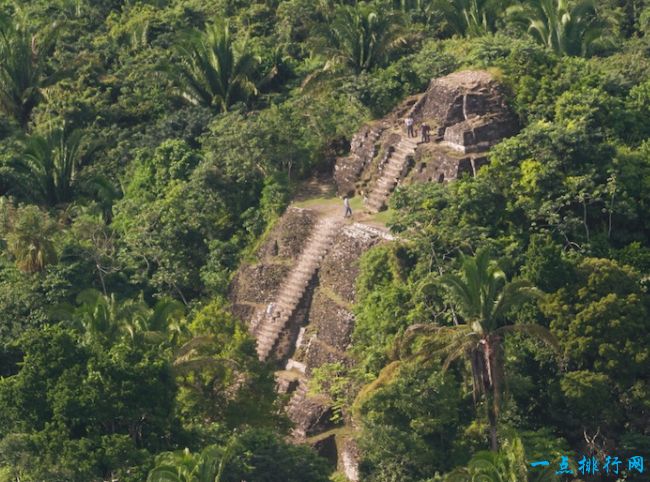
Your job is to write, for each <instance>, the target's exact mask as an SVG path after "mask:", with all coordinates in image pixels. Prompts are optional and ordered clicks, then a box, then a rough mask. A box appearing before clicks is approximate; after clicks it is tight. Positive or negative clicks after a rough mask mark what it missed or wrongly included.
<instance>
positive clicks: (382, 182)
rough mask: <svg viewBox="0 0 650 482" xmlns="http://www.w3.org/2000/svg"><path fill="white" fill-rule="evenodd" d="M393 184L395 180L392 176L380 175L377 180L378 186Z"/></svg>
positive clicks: (390, 185) (391, 185)
mask: <svg viewBox="0 0 650 482" xmlns="http://www.w3.org/2000/svg"><path fill="white" fill-rule="evenodd" d="M395 184H396V181H395V178H394V177H388V176H387V177H382V178H381V179H380V180H379V181H377V186H380V187H393V186H394V185H395Z"/></svg>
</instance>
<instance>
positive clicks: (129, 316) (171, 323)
mask: <svg viewBox="0 0 650 482" xmlns="http://www.w3.org/2000/svg"><path fill="white" fill-rule="evenodd" d="M76 302H77V306H71V305H69V304H62V305H60V306H58V307H57V308H56V309H55V310H53V313H52V314H53V315H54V316H56V317H57V318H60V319H63V320H68V321H70V322H71V323H72V324H73V326H74V327H75V328H76V329H77V330H78V331H79V332H80V333H81V338H82V341H83V342H84V343H85V344H88V345H91V344H94V343H98V344H99V345H102V346H111V345H113V344H115V343H116V342H117V341H119V340H121V339H128V340H131V341H133V342H134V343H162V342H165V341H166V340H169V341H170V343H172V344H173V343H174V340H175V338H176V336H177V333H178V332H179V331H180V330H181V326H180V318H181V317H182V315H183V308H182V305H181V304H180V303H178V302H176V301H173V300H167V299H163V300H160V301H158V303H156V305H155V306H154V308H153V309H150V308H149V307H148V306H147V304H146V303H145V302H144V301H142V300H118V299H117V298H116V296H115V295H114V294H111V295H104V294H102V293H100V292H99V291H97V290H94V289H87V290H84V291H82V292H81V293H80V294H79V295H78V296H77V299H76Z"/></svg>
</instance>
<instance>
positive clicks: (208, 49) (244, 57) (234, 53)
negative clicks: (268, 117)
mask: <svg viewBox="0 0 650 482" xmlns="http://www.w3.org/2000/svg"><path fill="white" fill-rule="evenodd" d="M179 54H180V64H178V65H174V66H167V71H168V73H169V74H170V75H171V77H172V80H173V81H174V82H175V83H176V84H177V85H178V87H179V88H180V89H181V95H182V96H183V97H184V98H185V99H186V100H188V101H189V102H191V103H192V104H200V105H204V106H208V107H212V108H215V109H217V110H218V111H220V112H224V111H227V110H228V109H229V108H230V106H232V105H233V104H234V103H236V102H241V101H246V100H247V99H248V98H249V97H250V96H251V95H253V94H256V93H257V88H256V86H255V83H254V81H253V80H252V79H253V75H254V74H255V70H256V68H257V65H258V63H259V60H258V59H257V58H256V57H254V56H253V55H252V54H250V53H249V52H247V51H246V49H245V47H244V48H242V49H240V50H239V51H238V50H237V49H236V48H235V44H234V41H233V38H232V36H231V35H230V29H229V27H228V25H227V24H223V25H213V26H210V27H208V29H207V30H206V32H205V33H202V34H200V33H198V32H195V34H194V36H193V37H191V38H190V39H189V40H188V41H187V42H186V43H185V44H184V45H182V46H181V47H180V48H179Z"/></svg>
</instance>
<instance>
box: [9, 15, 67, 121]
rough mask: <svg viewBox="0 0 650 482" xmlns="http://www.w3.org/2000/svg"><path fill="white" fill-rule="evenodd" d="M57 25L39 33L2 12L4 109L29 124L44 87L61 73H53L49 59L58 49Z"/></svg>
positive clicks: (13, 116)
mask: <svg viewBox="0 0 650 482" xmlns="http://www.w3.org/2000/svg"><path fill="white" fill-rule="evenodd" d="M55 33H56V29H55V28H52V29H50V30H47V31H43V32H41V33H40V34H38V35H33V34H31V33H30V32H29V31H28V30H27V29H25V28H23V27H21V26H20V25H18V24H15V23H13V22H12V21H11V20H10V18H9V17H6V16H0V111H1V112H3V113H4V114H6V115H7V116H9V117H11V118H13V119H14V120H15V121H16V122H18V123H19V124H20V126H21V127H23V128H26V127H27V124H28V122H29V118H30V115H31V112H32V110H33V109H34V107H36V105H37V104H38V103H39V102H40V101H41V99H42V98H43V89H44V88H45V87H47V86H49V85H51V84H53V83H54V82H55V81H56V80H57V78H58V76H56V75H50V74H48V73H47V69H46V59H47V57H48V56H49V55H50V54H51V53H52V51H53V50H54V40H55Z"/></svg>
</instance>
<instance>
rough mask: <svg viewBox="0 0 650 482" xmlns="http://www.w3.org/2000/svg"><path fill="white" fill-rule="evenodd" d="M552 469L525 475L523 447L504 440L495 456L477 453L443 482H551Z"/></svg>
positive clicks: (553, 474)
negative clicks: (465, 465)
mask: <svg viewBox="0 0 650 482" xmlns="http://www.w3.org/2000/svg"><path fill="white" fill-rule="evenodd" d="M554 470H555V469H553V468H552V467H547V468H546V469H544V470H540V471H538V472H537V473H536V474H535V475H533V474H528V467H527V465H526V457H525V452H524V446H523V444H522V443H521V440H520V439H519V438H515V439H513V440H508V441H506V443H504V446H503V447H502V449H501V450H500V451H499V452H478V453H476V454H474V456H473V457H472V458H471V460H470V461H469V463H468V464H467V467H461V468H457V469H454V470H453V471H452V472H450V473H449V474H447V475H446V476H445V478H444V482H479V481H491V482H525V481H526V480H530V481H531V482H555V481H557V480H558V478H557V476H556V475H555V472H554Z"/></svg>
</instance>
